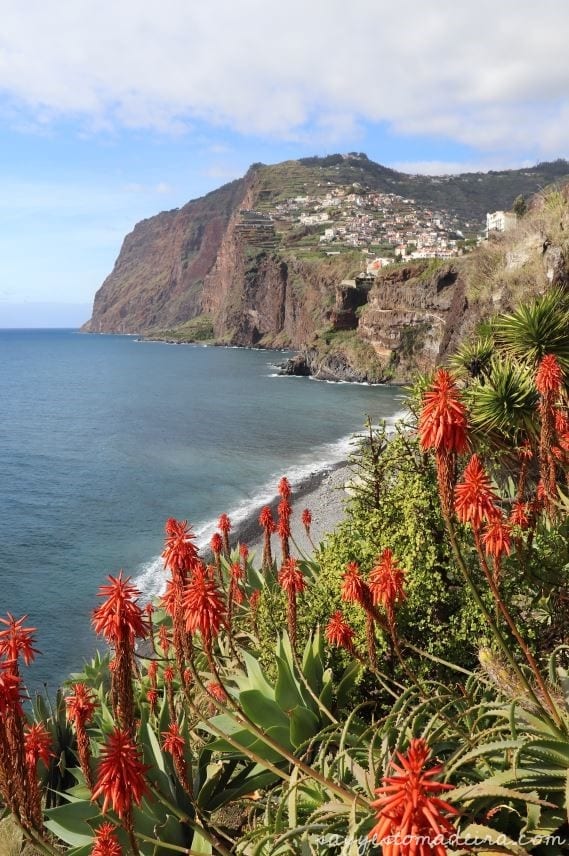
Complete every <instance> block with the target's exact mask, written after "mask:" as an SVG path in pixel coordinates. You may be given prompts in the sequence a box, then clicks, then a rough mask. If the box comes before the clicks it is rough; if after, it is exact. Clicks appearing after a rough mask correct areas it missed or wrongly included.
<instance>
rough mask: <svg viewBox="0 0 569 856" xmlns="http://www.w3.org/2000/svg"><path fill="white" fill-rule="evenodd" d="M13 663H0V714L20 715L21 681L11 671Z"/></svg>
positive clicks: (3, 715)
mask: <svg viewBox="0 0 569 856" xmlns="http://www.w3.org/2000/svg"><path fill="white" fill-rule="evenodd" d="M13 666H14V661H8V662H5V663H0V714H2V718H4V717H6V716H7V715H9V714H11V713H16V714H18V715H21V713H22V679H21V678H20V676H19V675H17V674H15V673H14V671H13ZM0 724H1V723H0Z"/></svg>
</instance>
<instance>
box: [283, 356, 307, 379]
mask: <svg viewBox="0 0 569 856" xmlns="http://www.w3.org/2000/svg"><path fill="white" fill-rule="evenodd" d="M278 368H279V374H280V375H294V376H296V377H310V375H311V374H312V372H311V370H310V366H309V364H308V362H307V359H306V355H305V354H297V355H296V356H294V357H291V358H290V359H289V360H285V362H284V363H281V364H280V365H279V367H278Z"/></svg>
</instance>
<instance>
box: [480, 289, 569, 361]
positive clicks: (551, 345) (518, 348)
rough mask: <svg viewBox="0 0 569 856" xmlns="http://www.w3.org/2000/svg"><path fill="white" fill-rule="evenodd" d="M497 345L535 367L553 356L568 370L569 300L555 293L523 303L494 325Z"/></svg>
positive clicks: (559, 290)
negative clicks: (546, 355)
mask: <svg viewBox="0 0 569 856" xmlns="http://www.w3.org/2000/svg"><path fill="white" fill-rule="evenodd" d="M495 337H496V344H497V345H498V347H499V348H500V349H502V350H503V351H504V352H505V353H506V354H508V355H509V356H511V357H512V358H514V359H517V360H523V361H524V362H527V363H530V364H531V365H533V366H535V365H536V364H537V363H538V362H539V360H540V359H541V358H542V357H543V356H544V355H545V354H554V355H555V356H556V357H557V359H558V360H559V362H560V363H561V364H562V366H563V368H564V369H565V370H566V371H567V370H569V296H568V295H567V294H566V292H564V291H563V290H561V289H552V290H551V291H548V292H547V293H546V294H544V295H542V296H541V297H538V298H537V299H536V300H534V301H533V302H531V303H524V304H523V305H522V306H520V307H519V308H518V309H516V311H515V312H512V313H511V314H509V315H500V316H499V317H498V318H497V319H496V323H495Z"/></svg>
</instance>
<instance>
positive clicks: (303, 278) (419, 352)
mask: <svg viewBox="0 0 569 856" xmlns="http://www.w3.org/2000/svg"><path fill="white" fill-rule="evenodd" d="M338 159H339V160H338ZM546 167H548V169H549V171H550V172H552V173H553V174H561V172H562V170H563V169H567V168H569V167H568V165H567V164H566V163H565V162H559V163H556V164H552V165H540V167H536V168H535V169H533V170H526V171H520V175H519V181H520V182H521V184H520V186H521V187H525V186H526V185H528V183H529V184H531V182H536V181H541V180H542V179H543V176H544V175H545V176H549V172H548V171H547V169H546ZM540 170H541V171H540ZM516 176H518V173H516V172H511V173H504V174H491V175H489V176H487V177H486V178H485V179H484V180H483V179H481V178H478V179H477V180H476V181H474V180H473V178H472V176H462V177H461V176H458V177H453V178H452V179H448V180H446V179H445V180H442V179H429V178H428V177H425V176H422V177H416V176H403V175H402V174H400V173H396V172H395V171H393V170H386V169H385V168H384V167H380V166H378V165H377V164H373V163H372V162H371V161H368V160H367V159H366V158H365V157H363V156H355V157H352V156H349V157H341V156H332V157H330V158H325V159H307V160H305V161H290V162H286V163H284V164H278V165H276V166H275V167H264V166H262V165H256V166H255V167H252V168H251V169H250V170H249V172H248V173H247V175H246V176H245V177H244V178H243V179H240V180H238V181H235V182H232V183H231V184H228V185H225V186H224V187H222V188H220V189H219V190H216V191H214V192H213V193H210V194H208V195H207V196H205V197H203V198H202V199H197V200H194V201H192V202H189V203H188V204H187V205H185V206H184V207H183V208H181V209H179V210H175V211H168V212H164V213H162V214H159V215H157V216H156V217H152V218H150V219H148V220H144V221H142V222H141V223H138V224H137V226H136V227H135V228H134V230H133V231H132V232H131V233H130V234H129V235H128V236H127V237H126V238H125V241H124V243H123V246H122V249H121V252H120V254H119V257H118V259H117V261H116V264H115V267H114V269H113V271H112V273H111V274H110V275H109V276H108V277H107V279H106V280H105V282H104V283H103V285H102V286H101V288H100V289H99V291H98V292H97V295H96V297H95V303H94V307H93V317H92V319H91V321H90V322H88V324H87V325H85V328H84V329H85V330H87V331H91V332H121V333H125V332H128V333H144V334H150V335H152V336H155V337H159V338H166V339H172V340H173V341H185V340H189V341H192V340H196V339H199V340H201V341H203V340H206V339H210V340H212V341H216V342H218V343H228V344H237V345H245V346H251V345H262V346H266V347H285V346H286V347H293V348H297V349H300V350H301V351H302V353H301V355H300V357H299V358H298V359H296V360H295V361H293V362H292V363H290V364H289V365H288V366H287V367H286V368H285V371H290V372H295V373H300V374H307V373H308V374H313V375H316V376H317V377H322V378H326V379H346V380H362V381H372V382H376V381H379V382H381V381H386V380H396V381H398V380H407V379H408V378H409V377H411V376H412V374H413V372H414V370H416V369H417V368H419V369H421V370H428V369H429V368H431V367H432V366H433V365H435V364H436V363H437V362H439V361H440V360H442V359H443V358H444V357H445V356H446V355H447V354H448V353H449V352H450V351H451V350H452V349H453V348H454V347H455V346H456V344H457V342H458V341H459V340H460V339H461V337H463V336H464V335H466V334H467V333H468V332H469V331H470V330H471V329H472V328H473V327H474V326H475V324H476V323H477V321H478V320H479V319H481V318H483V317H487V316H489V315H490V314H492V312H493V311H497V310H499V309H503V308H508V307H509V306H511V305H513V304H515V303H516V302H517V301H518V300H519V299H520V298H521V297H524V296H526V295H528V294H531V293H532V292H535V291H536V290H540V289H541V290H543V289H544V288H546V287H547V286H548V285H550V284H552V283H566V282H567V280H568V278H569V277H568V273H567V270H568V265H567V263H566V260H567V258H569V253H568V252H567V248H566V247H565V244H564V237H563V235H564V232H563V229H564V228H565V226H564V222H565V219H566V216H567V199H566V194H565V196H564V195H563V193H557V197H559V198H558V199H556V201H555V204H554V205H553V208H551V205H550V204H549V203H547V205H549V208H548V207H547V205H545V203H543V204H542V205H541V207H540V205H538V204H534V206H533V208H532V210H531V211H530V212H529V214H528V215H526V217H525V218H524V220H523V221H522V224H521V225H520V227H519V228H518V229H517V230H515V232H514V233H512V234H510V235H507V236H503V237H502V238H498V239H496V240H494V241H491V242H488V243H487V244H485V245H483V246H482V247H480V248H478V249H476V250H474V252H472V253H470V254H469V255H466V256H464V257H462V258H457V259H456V260H453V261H452V263H449V262H439V261H437V260H435V261H422V262H415V263H413V264H408V265H393V266H392V267H388V268H386V269H384V270H383V271H381V272H380V273H379V274H378V275H377V276H376V277H375V278H374V277H371V276H367V275H365V274H362V273H361V269H362V267H364V266H365V259H363V258H362V254H361V250H359V249H355V250H353V251H350V250H349V248H347V247H343V249H342V252H341V253H340V254H338V253H331V254H327V253H326V247H327V245H326V243H324V245H322V244H321V243H320V236H321V235H323V231H324V227H323V226H321V227H315V226H311V225H304V226H302V225H301V226H300V227H299V218H298V214H296V215H295V216H294V217H291V216H290V204H291V201H292V202H294V200H299V199H302V198H306V194H308V193H310V194H312V195H313V196H314V197H320V198H322V197H323V196H324V195H325V194H328V195H330V188H340V193H339V195H336V196H335V197H334V198H335V199H341V198H343V195H346V194H348V193H352V194H355V195H357V194H360V193H363V194H365V193H368V192H369V193H373V192H381V193H387V194H388V195H391V196H393V194H394V193H397V192H398V191H401V187H404V188H411V189H412V190H413V191H414V192H415V195H416V196H422V197H423V198H425V199H428V194H429V193H431V196H432V198H433V199H437V200H438V199H440V198H441V194H447V195H446V196H445V197H444V198H445V199H447V200H448V201H449V202H452V200H453V199H455V200H456V199H459V200H460V203H461V205H463V204H464V205H466V202H465V200H466V199H467V197H468V194H469V193H471V196H472V204H473V210H476V211H477V212H479V210H483V208H486V207H488V208H490V207H492V205H491V203H492V202H493V201H495V199H494V196H492V193H494V195H495V196H496V194H497V193H498V190H497V189H496V188H497V187H498V186H499V187H503V186H504V182H505V183H507V185H508V187H511V188H512V189H515V182H516V180H517V178H516ZM356 178H357V179H358V181H354V179H356ZM486 179H487V182H486V184H484V181H486ZM364 180H365V182H366V185H365V187H364V186H363V184H362V182H363V181H364ZM348 182H351V183H348ZM481 182H482V185H481ZM481 186H484V187H486V186H487V189H488V194H489V203H490V204H488V205H486V204H484V203H483V202H481V200H480V188H481ZM354 188H357V189H356V190H354ZM362 188H363V189H362ZM366 188H367V189H366ZM378 188H379V190H378ZM470 188H474V189H473V190H471V189H470ZM493 188H494V190H493ZM405 192H410V191H409V189H407V190H406V191H405ZM502 192H503V191H502V190H500V193H502ZM472 194H474V195H472ZM498 198H500V199H501V197H498V196H496V199H498ZM552 198H553V197H552ZM412 201H413V200H411V202H412ZM510 201H511V200H510ZM407 202H409V200H407ZM357 204H359V203H357ZM457 204H458V203H457ZM287 206H288V207H287ZM354 206H356V203H354ZM555 206H557V207H555ZM550 208H551V210H549V209H550ZM332 210H333V209H332ZM353 214H354V216H355V218H356V219H357V217H358V216H359V214H358V210H357V207H355V208H354V211H353ZM331 216H334V215H333V214H332V215H331ZM453 216H454V217H455V219H454V221H453V222H458V221H457V219H456V218H457V216H458V215H453ZM564 218H565V219H564ZM300 222H301V223H302V220H301V221H300ZM559 224H561V227H560V225H559ZM566 225H569V224H566ZM322 240H324V242H325V241H326V237H325V236H323V238H322Z"/></svg>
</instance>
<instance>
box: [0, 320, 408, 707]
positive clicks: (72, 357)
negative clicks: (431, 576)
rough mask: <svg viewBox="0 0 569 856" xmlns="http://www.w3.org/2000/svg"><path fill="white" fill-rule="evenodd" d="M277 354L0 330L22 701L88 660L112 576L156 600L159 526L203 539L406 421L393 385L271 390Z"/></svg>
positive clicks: (0, 602)
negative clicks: (94, 617)
mask: <svg viewBox="0 0 569 856" xmlns="http://www.w3.org/2000/svg"><path fill="white" fill-rule="evenodd" d="M286 356H287V354H285V353H275V352H271V351H256V350H245V349H239V348H213V347H204V346H200V345H168V344H164V343H156V342H139V341H137V340H136V338H134V337H129V336H104V335H101V336H96V335H82V334H80V333H78V332H76V331H71V330H0V408H1V414H2V417H1V420H0V591H1V595H0V615H2V616H4V615H5V614H6V613H7V612H11V613H12V614H14V615H15V616H16V617H19V616H20V615H22V614H24V613H27V614H28V615H29V620H28V624H30V625H33V626H34V627H36V628H37V644H38V647H39V649H40V650H41V651H42V652H43V654H42V656H40V657H38V659H37V661H36V663H35V664H34V665H33V667H32V668H31V669H30V670H28V671H27V674H26V678H27V682H28V686H29V687H30V688H31V689H33V690H35V689H38V688H41V687H42V685H44V684H45V685H47V688H48V691H49V692H50V693H53V692H54V690H55V688H56V687H57V685H58V684H59V683H60V682H61V681H62V680H63V679H64V678H65V677H66V676H67V675H68V674H69V672H70V671H73V670H77V669H79V668H81V665H82V663H83V661H84V660H85V659H86V658H89V657H90V656H92V654H93V652H94V650H95V648H96V647H97V642H96V640H95V637H94V636H93V634H92V632H91V629H90V613H91V610H92V609H93V607H94V606H95V605H96V604H97V597H96V592H97V589H98V586H99V585H100V584H101V583H103V582H104V581H105V578H106V575H107V574H109V573H112V574H113V575H114V574H116V573H117V572H118V571H119V569H121V568H123V569H124V571H125V573H128V574H130V575H132V576H133V578H134V579H135V581H136V582H137V584H138V586H139V587H140V588H141V590H142V591H143V595H144V597H145V598H150V597H152V596H154V595H156V594H157V593H158V592H159V591H160V589H161V587H162V583H163V573H162V564H161V562H160V560H159V555H160V551H161V547H162V539H163V528H164V522H165V520H166V519H167V518H168V517H171V516H173V517H178V518H182V519H186V518H187V519H188V520H189V521H190V523H191V524H192V525H193V527H194V531H195V532H196V534H197V535H198V537H199V539H200V540H201V541H202V542H205V541H207V540H208V539H209V536H210V534H211V532H212V531H213V526H214V522H215V520H216V519H217V517H218V516H219V514H221V513H222V512H224V511H225V512H228V513H229V514H230V516H231V518H232V520H233V521H234V522H239V520H243V519H244V518H245V517H246V516H247V513H248V512H250V510H251V508H252V507H255V506H257V505H258V504H259V503H261V502H263V501H268V500H269V499H270V498H272V496H273V495H274V493H275V488H276V483H277V481H278V479H279V478H280V476H281V475H283V474H287V475H288V476H289V478H290V479H291V481H292V482H293V484H294V482H297V481H299V480H301V479H302V478H303V477H305V476H306V475H308V474H309V473H313V472H317V471H319V470H321V469H324V468H327V467H329V466H330V465H332V464H334V463H335V462H337V461H339V460H341V459H343V458H345V457H346V454H347V452H348V451H349V449H350V442H349V440H350V435H351V434H352V433H353V432H354V431H358V430H360V429H361V428H362V426H363V423H364V419H365V417H366V415H369V416H370V417H371V418H372V420H373V421H375V422H377V421H379V420H380V419H384V418H385V419H393V417H394V415H395V414H396V413H399V412H400V411H401V408H402V402H401V392H400V390H398V389H397V388H389V387H369V386H364V385H351V384H331V383H319V382H315V381H312V380H310V379H307V378H289V377H277V376H275V372H276V369H275V363H278V362H279V361H281V360H283V359H284V358H285V357H286ZM99 647H100V648H101V649H103V648H104V644H103V643H102V642H99Z"/></svg>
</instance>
